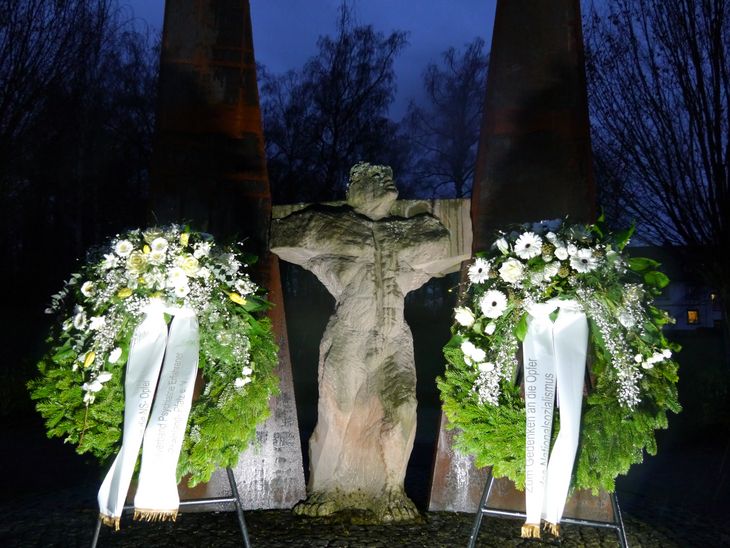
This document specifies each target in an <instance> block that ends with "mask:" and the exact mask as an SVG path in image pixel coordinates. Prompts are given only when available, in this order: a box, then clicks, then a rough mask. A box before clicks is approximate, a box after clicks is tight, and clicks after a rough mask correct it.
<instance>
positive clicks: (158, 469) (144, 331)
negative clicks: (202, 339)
mask: <svg viewBox="0 0 730 548" xmlns="http://www.w3.org/2000/svg"><path fill="white" fill-rule="evenodd" d="M165 312H167V313H169V314H174V315H175V317H174V318H173V320H172V323H171V325H170V333H169V336H168V332H167V325H166V324H165V320H164V316H163V314H164V313H165ZM145 313H146V314H145V319H144V320H143V321H142V323H141V324H140V325H139V326H137V328H136V329H135V331H134V335H133V337H132V343H131V345H130V351H129V359H128V361H127V368H126V381H125V384H124V389H125V399H124V430H123V437H122V447H121V449H120V451H119V454H118V455H117V457H116V458H115V459H114V463H113V464H112V466H111V468H110V470H109V472H108V473H107V475H106V477H105V478H104V481H103V482H102V485H101V488H100V489H99V495H98V501H99V510H100V514H101V518H102V521H103V522H104V523H105V524H107V525H111V526H114V527H115V528H116V529H118V528H119V519H120V517H121V515H122V510H123V509H124V501H125V500H126V497H127V491H128V490H129V484H130V482H131V479H132V474H133V473H134V466H135V464H136V462H137V456H138V454H139V449H140V446H141V445H142V440H143V439H144V447H143V451H142V453H143V457H142V465H141V468H140V477H139V483H138V489H137V495H136V496H135V518H140V517H141V518H144V519H175V517H176V516H177V510H178V506H179V503H180V499H179V497H178V494H177V481H176V468H177V461H178V458H179V455H180V448H181V446H182V441H183V436H184V434H185V428H186V425H187V419H188V414H189V412H190V407H191V402H192V396H193V387H194V384H195V375H196V371H197V366H198V347H199V332H198V321H197V318H196V317H195V314H194V312H193V311H192V310H190V309H185V308H183V309H180V308H165V307H164V306H163V305H162V303H152V304H151V305H150V306H148V308H147V309H146V311H145ZM163 356H164V364H163ZM160 370H162V371H161V372H160ZM158 377H159V378H160V379H159V386H157V385H158ZM153 401H154V404H153ZM150 414H151V415H152V416H151V418H150ZM148 419H149V424H148Z"/></svg>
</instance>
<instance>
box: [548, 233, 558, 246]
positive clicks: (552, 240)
mask: <svg viewBox="0 0 730 548" xmlns="http://www.w3.org/2000/svg"><path fill="white" fill-rule="evenodd" d="M545 238H547V241H548V242H550V243H551V244H553V245H555V242H556V241H557V239H558V237H557V235H556V234H555V232H548V233H547V234H545Z"/></svg>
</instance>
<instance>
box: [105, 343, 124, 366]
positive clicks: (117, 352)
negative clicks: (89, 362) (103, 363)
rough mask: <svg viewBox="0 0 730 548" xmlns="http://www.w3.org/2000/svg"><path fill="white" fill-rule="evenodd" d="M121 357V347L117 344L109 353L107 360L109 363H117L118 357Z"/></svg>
mask: <svg viewBox="0 0 730 548" xmlns="http://www.w3.org/2000/svg"><path fill="white" fill-rule="evenodd" d="M121 357H122V349H121V348H119V347H118V346H117V347H116V348H115V349H114V350H112V351H111V352H110V353H109V357H108V358H107V361H108V362H109V363H117V362H118V361H119V358H121Z"/></svg>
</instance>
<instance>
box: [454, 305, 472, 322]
mask: <svg viewBox="0 0 730 548" xmlns="http://www.w3.org/2000/svg"><path fill="white" fill-rule="evenodd" d="M454 319H455V320H456V323H458V324H459V325H462V326H464V327H471V326H472V325H474V320H475V318H474V313H473V312H472V311H471V310H470V309H468V308H466V307H464V306H458V307H456V308H455V309H454Z"/></svg>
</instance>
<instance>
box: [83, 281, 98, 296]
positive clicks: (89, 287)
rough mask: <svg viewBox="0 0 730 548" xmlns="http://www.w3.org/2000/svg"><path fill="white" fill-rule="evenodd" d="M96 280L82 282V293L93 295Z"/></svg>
mask: <svg viewBox="0 0 730 548" xmlns="http://www.w3.org/2000/svg"><path fill="white" fill-rule="evenodd" d="M94 289H95V288H94V282H88V281H87V282H84V283H83V284H81V294H82V295H83V296H84V297H87V298H88V297H91V296H92V295H93V294H94Z"/></svg>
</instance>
